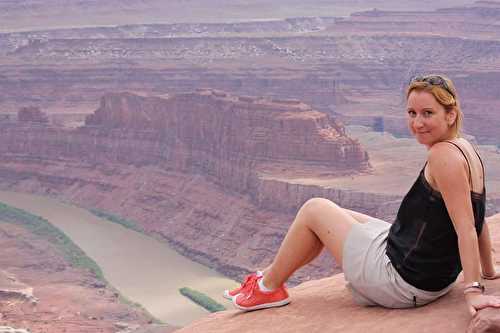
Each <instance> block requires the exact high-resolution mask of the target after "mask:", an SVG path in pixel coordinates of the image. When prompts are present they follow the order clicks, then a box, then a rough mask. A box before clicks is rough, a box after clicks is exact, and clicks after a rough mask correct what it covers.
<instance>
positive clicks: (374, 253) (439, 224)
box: [225, 75, 500, 315]
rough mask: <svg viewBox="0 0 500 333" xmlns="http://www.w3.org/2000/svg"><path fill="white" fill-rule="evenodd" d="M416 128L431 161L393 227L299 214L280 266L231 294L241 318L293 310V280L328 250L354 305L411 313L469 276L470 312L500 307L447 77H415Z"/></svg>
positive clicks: (470, 161) (320, 203)
mask: <svg viewBox="0 0 500 333" xmlns="http://www.w3.org/2000/svg"><path fill="white" fill-rule="evenodd" d="M406 97H407V114H408V127H409V129H410V131H411V133H412V134H413V135H414V136H415V137H416V139H417V141H418V142H419V143H420V144H423V145H425V146H426V147H427V149H428V154H427V161H426V163H425V164H424V167H423V169H422V171H421V172H420V174H419V175H418V177H417V180H416V181H415V183H414V184H413V186H412V187H411V189H410V191H409V192H408V193H407V194H406V196H405V197H404V198H403V201H402V203H401V206H400V208H399V211H398V214H397V218H396V220H395V221H394V223H393V224H392V225H391V224H389V223H387V222H384V221H382V220H379V219H376V218H373V217H370V216H368V215H364V214H361V213H358V212H354V211H351V210H348V209H344V208H341V207H339V206H338V205H336V204H335V203H333V202H331V201H330V200H327V199H322V198H313V199H310V200H308V201H307V202H306V203H305V204H304V205H303V206H302V207H301V208H300V210H299V212H298V213H297V216H296V218H295V220H294V222H293V224H292V225H291V227H290V229H289V230H288V233H287V235H286V237H285V239H284V240H283V243H282V244H281V247H280V249H279V251H278V254H277V255H276V257H275V259H274V261H273V263H272V264H271V265H270V266H269V267H268V268H266V269H265V270H263V271H262V272H261V271H257V272H256V273H254V274H251V275H249V276H247V278H246V279H245V282H244V283H243V284H242V285H241V287H239V288H238V289H235V290H232V291H225V296H226V297H228V298H232V300H233V303H234V305H235V306H236V307H237V308H239V309H242V310H257V309H263V308H269V307H275V306H282V305H285V304H288V303H289V302H290V299H289V296H288V293H287V291H286V289H285V286H284V283H285V281H286V280H287V279H288V278H289V277H290V276H291V275H292V274H293V272H295V271H296V270H297V269H299V268H300V267H302V266H304V265H305V264H307V263H309V262H310V261H312V260H313V259H314V258H316V257H317V256H318V254H319V253H320V252H321V251H322V249H323V247H326V248H327V249H328V250H329V251H330V252H331V253H332V255H333V256H334V257H335V260H336V262H337V264H339V265H341V266H342V268H343V270H344V275H345V279H346V280H347V281H348V282H349V283H348V288H349V289H350V290H351V292H352V295H353V298H354V301H355V302H357V303H359V304H363V305H380V306H384V307H388V308H408V307H416V306H421V305H424V304H427V303H430V302H432V301H434V300H436V299H437V298H439V297H441V296H443V295H444V294H446V293H447V292H448V291H449V290H450V289H451V288H452V286H453V283H454V282H455V280H456V279H457V276H458V274H459V273H460V271H461V270H462V269H463V271H464V286H463V293H464V297H465V301H466V303H467V306H468V309H469V312H470V313H471V315H474V314H475V313H476V311H477V310H479V309H482V308H485V307H488V306H491V307H500V298H499V297H495V296H488V295H485V294H484V287H483V285H482V284H481V276H482V277H483V278H486V279H496V278H498V277H500V273H499V272H496V271H495V267H494V264H493V258H492V255H491V241H490V234H489V231H488V226H487V225H486V224H484V213H485V196H486V195H485V188H484V183H485V182H484V167H483V164H482V161H481V158H480V157H479V154H478V153H477V152H476V151H475V149H474V147H473V146H472V145H471V144H470V143H469V142H468V141H467V140H465V139H464V138H462V137H460V128H461V123H462V113H461V110H460V104H459V101H458V98H457V92H456V89H455V87H454V85H453V83H452V82H451V80H450V79H448V78H446V77H444V76H440V75H427V76H420V77H416V78H414V79H413V80H412V81H411V82H410V85H409V87H408V90H407V94H406Z"/></svg>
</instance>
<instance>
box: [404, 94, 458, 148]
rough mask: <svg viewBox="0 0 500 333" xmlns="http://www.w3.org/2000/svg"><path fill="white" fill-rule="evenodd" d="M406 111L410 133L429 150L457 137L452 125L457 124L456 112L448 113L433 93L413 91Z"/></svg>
mask: <svg viewBox="0 0 500 333" xmlns="http://www.w3.org/2000/svg"><path fill="white" fill-rule="evenodd" d="M406 110H407V112H408V128H409V129H410V132H411V133H412V134H413V135H414V136H415V138H416V139H417V141H418V142H419V143H421V144H423V145H425V146H427V148H430V147H431V146H432V145H433V144H435V143H436V142H440V141H443V140H451V139H453V138H454V137H455V135H454V132H453V130H452V126H451V125H453V123H454V122H455V118H456V112H454V111H451V112H446V110H445V108H444V107H443V106H442V105H441V104H439V103H438V101H437V100H436V99H435V98H434V96H433V95H432V94H431V93H429V92H427V91H417V90H413V91H412V92H411V93H410V95H409V96H408V101H407V107H406Z"/></svg>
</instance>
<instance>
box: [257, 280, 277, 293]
mask: <svg viewBox="0 0 500 333" xmlns="http://www.w3.org/2000/svg"><path fill="white" fill-rule="evenodd" d="M257 283H258V284H259V289H260V291H264V292H269V291H273V289H269V288H267V287H266V286H265V285H264V279H259V281H257Z"/></svg>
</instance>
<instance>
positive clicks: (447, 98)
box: [406, 74, 463, 137]
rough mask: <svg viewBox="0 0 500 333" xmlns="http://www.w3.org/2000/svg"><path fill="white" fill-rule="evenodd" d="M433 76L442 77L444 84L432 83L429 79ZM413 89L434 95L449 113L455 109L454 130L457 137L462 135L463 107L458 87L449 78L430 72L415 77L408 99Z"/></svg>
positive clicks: (409, 89) (408, 91)
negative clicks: (461, 106) (458, 94)
mask: <svg viewBox="0 0 500 333" xmlns="http://www.w3.org/2000/svg"><path fill="white" fill-rule="evenodd" d="M433 77H436V78H440V79H442V80H443V81H444V84H432V83H430V82H429V81H427V80H428V79H430V78H433ZM412 91H426V92H428V93H430V94H432V96H434V98H435V99H436V101H437V102H438V103H439V104H441V105H442V106H443V107H444V109H445V111H446V112H447V113H449V112H451V111H455V112H456V114H457V117H456V119H455V122H454V123H453V125H452V130H453V134H454V135H456V136H457V137H460V136H461V131H462V123H463V114H462V109H461V108H460V102H459V101H458V96H457V89H456V88H455V85H454V84H453V82H452V81H451V80H450V79H449V78H447V77H446V76H443V75H435V74H430V75H425V76H422V77H419V78H416V79H413V80H412V81H411V82H410V85H409V86H408V89H407V90H406V99H408V97H409V96H410V93H411V92H412Z"/></svg>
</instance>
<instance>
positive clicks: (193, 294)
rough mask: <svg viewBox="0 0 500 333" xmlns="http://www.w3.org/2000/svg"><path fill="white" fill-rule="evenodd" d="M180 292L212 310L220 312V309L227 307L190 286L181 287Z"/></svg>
mask: <svg viewBox="0 0 500 333" xmlns="http://www.w3.org/2000/svg"><path fill="white" fill-rule="evenodd" d="M179 292H180V293H181V294H182V295H183V296H186V297H187V298H189V299H190V300H192V301H193V302H195V303H196V304H198V305H200V306H202V307H203V308H205V309H207V310H208V311H210V312H218V311H224V310H226V308H225V307H224V305H222V304H219V303H217V302H216V301H214V300H213V299H211V298H210V297H208V296H207V295H205V294H203V293H201V292H199V291H196V290H193V289H191V288H188V287H184V288H180V289H179Z"/></svg>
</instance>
